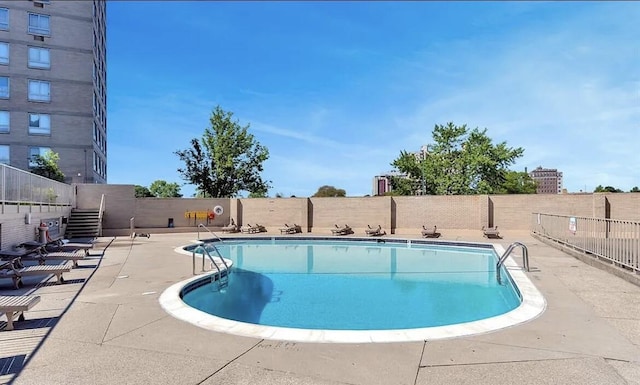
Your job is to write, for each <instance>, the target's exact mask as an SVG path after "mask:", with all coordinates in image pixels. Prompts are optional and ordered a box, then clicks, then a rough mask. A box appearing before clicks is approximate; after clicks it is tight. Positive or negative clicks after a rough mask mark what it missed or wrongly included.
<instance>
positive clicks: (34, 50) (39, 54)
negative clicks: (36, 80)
mask: <svg viewBox="0 0 640 385" xmlns="http://www.w3.org/2000/svg"><path fill="white" fill-rule="evenodd" d="M29 67H31V68H51V59H50V57H49V48H40V47H29Z"/></svg>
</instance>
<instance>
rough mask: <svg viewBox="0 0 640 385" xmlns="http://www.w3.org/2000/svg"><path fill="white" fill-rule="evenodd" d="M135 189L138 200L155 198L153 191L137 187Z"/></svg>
mask: <svg viewBox="0 0 640 385" xmlns="http://www.w3.org/2000/svg"><path fill="white" fill-rule="evenodd" d="M134 189H135V192H136V198H149V197H152V196H153V194H151V191H149V189H148V188H146V187H144V186H140V185H135V186H134Z"/></svg>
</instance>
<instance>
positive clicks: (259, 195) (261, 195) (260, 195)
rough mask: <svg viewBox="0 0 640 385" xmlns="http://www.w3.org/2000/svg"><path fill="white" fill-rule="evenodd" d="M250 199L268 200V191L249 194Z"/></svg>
mask: <svg viewBox="0 0 640 385" xmlns="http://www.w3.org/2000/svg"><path fill="white" fill-rule="evenodd" d="M248 197H249V198H267V191H266V190H263V191H252V192H250V193H249V196H248Z"/></svg>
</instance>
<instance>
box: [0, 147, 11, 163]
mask: <svg viewBox="0 0 640 385" xmlns="http://www.w3.org/2000/svg"><path fill="white" fill-rule="evenodd" d="M10 162H11V159H10V158H9V146H8V145H6V144H2V145H0V163H4V164H9V163H10Z"/></svg>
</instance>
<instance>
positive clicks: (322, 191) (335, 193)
mask: <svg viewBox="0 0 640 385" xmlns="http://www.w3.org/2000/svg"><path fill="white" fill-rule="evenodd" d="M346 195H347V192H346V191H344V190H343V189H341V188H335V187H333V186H327V185H325V186H321V187H319V188H318V191H316V193H315V194H313V196H314V197H344V196H346Z"/></svg>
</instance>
